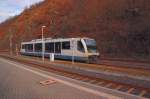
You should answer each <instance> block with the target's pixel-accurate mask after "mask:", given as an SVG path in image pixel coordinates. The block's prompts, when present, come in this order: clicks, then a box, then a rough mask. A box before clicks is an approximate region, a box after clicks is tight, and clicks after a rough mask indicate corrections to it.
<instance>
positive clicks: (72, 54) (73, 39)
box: [72, 38, 74, 64]
mask: <svg viewBox="0 0 150 99" xmlns="http://www.w3.org/2000/svg"><path fill="white" fill-rule="evenodd" d="M72 64H74V39H73V38H72Z"/></svg>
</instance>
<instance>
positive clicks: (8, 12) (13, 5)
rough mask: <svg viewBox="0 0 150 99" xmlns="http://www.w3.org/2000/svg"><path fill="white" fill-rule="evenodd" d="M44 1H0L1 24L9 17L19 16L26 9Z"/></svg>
mask: <svg viewBox="0 0 150 99" xmlns="http://www.w3.org/2000/svg"><path fill="white" fill-rule="evenodd" d="M40 1H44V0H0V23H1V22H3V21H4V20H6V19H7V18H9V17H12V16H14V15H18V14H19V13H21V12H22V11H23V9H24V8H26V7H29V6H30V5H32V4H34V3H37V2H40Z"/></svg>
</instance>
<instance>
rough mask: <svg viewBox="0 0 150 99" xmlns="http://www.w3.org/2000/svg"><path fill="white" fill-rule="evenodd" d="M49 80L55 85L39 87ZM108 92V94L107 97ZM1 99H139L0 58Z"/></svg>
mask: <svg viewBox="0 0 150 99" xmlns="http://www.w3.org/2000/svg"><path fill="white" fill-rule="evenodd" d="M47 79H52V80H55V81H56V83H53V84H51V85H45V86H43V85H41V84H40V82H41V81H44V80H47ZM106 92H107V93H106ZM0 99H140V98H138V97H135V96H132V95H128V94H123V93H119V92H118V93H117V92H113V91H111V90H107V89H103V88H98V87H94V86H90V85H87V84H83V83H82V82H79V81H73V80H70V79H67V78H64V77H61V76H56V75H55V74H52V73H48V72H45V71H41V70H38V69H35V68H31V67H28V66H25V65H22V64H19V63H15V62H11V61H8V60H4V59H1V58H0Z"/></svg>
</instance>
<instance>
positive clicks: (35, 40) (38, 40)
mask: <svg viewBox="0 0 150 99" xmlns="http://www.w3.org/2000/svg"><path fill="white" fill-rule="evenodd" d="M72 39H74V40H80V39H92V38H89V37H78V38H54V39H53V38H44V42H49V41H54V42H58V41H69V40H72ZM41 42H42V39H34V40H31V41H28V42H22V44H29V43H41Z"/></svg>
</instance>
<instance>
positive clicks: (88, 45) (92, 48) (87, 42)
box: [84, 39, 97, 53]
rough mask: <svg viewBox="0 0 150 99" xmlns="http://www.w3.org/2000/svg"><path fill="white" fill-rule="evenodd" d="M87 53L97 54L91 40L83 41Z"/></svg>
mask: <svg viewBox="0 0 150 99" xmlns="http://www.w3.org/2000/svg"><path fill="white" fill-rule="evenodd" d="M84 41H85V43H86V46H87V50H88V52H89V53H97V46H96V41H95V40H93V39H84Z"/></svg>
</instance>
